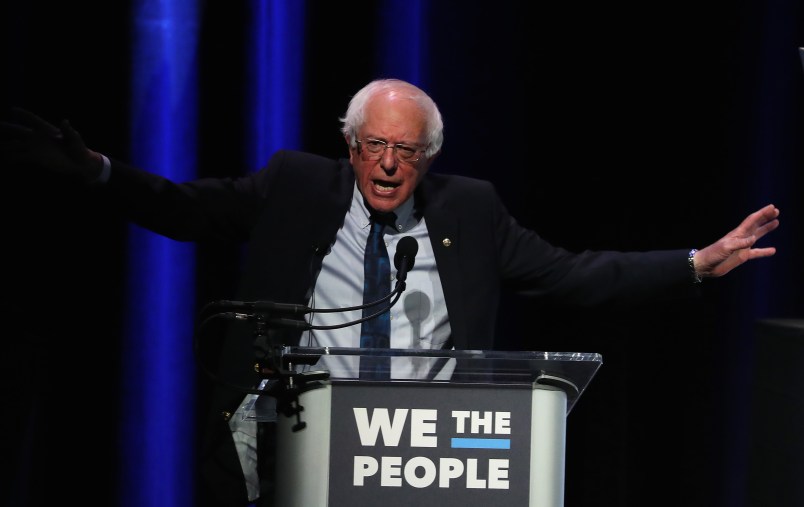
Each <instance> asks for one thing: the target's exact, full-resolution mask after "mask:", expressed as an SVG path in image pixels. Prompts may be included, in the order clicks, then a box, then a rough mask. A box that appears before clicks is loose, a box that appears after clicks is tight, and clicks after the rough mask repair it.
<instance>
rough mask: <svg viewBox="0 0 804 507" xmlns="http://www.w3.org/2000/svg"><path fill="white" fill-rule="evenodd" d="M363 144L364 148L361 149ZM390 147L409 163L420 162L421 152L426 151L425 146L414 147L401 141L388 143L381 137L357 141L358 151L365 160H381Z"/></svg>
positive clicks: (398, 156) (403, 160)
mask: <svg viewBox="0 0 804 507" xmlns="http://www.w3.org/2000/svg"><path fill="white" fill-rule="evenodd" d="M361 146H362V147H363V148H364V150H361ZM388 148H391V149H392V150H394V155H396V158H398V159H399V160H400V161H401V162H408V163H413V162H418V161H419V159H420V158H421V152H423V151H424V149H423V148H414V147H413V146H408V145H406V144H399V143H397V144H388V143H386V142H385V141H380V140H379V139H371V138H368V139H363V140H362V141H360V140H358V141H357V152H358V153H360V154H361V155H362V157H363V160H379V159H381V158H382V156H383V155H385V150H387V149H388Z"/></svg>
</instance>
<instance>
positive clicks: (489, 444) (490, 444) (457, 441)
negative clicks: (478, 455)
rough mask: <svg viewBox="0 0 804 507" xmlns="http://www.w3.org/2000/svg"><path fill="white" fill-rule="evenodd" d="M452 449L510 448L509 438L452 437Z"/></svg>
mask: <svg viewBox="0 0 804 507" xmlns="http://www.w3.org/2000/svg"><path fill="white" fill-rule="evenodd" d="M452 448H453V449H510V448H511V439H510V438H453V439H452Z"/></svg>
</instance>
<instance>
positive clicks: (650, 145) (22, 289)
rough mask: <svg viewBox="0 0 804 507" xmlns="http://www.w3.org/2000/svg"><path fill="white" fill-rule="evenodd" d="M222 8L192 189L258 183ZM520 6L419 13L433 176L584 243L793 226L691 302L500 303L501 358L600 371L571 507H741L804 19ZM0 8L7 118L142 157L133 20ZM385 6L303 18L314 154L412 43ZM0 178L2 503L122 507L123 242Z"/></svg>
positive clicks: (788, 12)
mask: <svg viewBox="0 0 804 507" xmlns="http://www.w3.org/2000/svg"><path fill="white" fill-rule="evenodd" d="M228 4H229V3H223V2H221V3H217V2H208V3H207V4H206V5H204V7H203V10H202V12H203V14H202V36H201V46H200V47H201V50H200V52H199V55H200V61H199V63H200V66H201V67H200V69H201V70H200V73H201V78H202V82H201V111H200V115H199V121H200V125H199V127H200V136H201V137H200V139H201V142H200V143H199V161H200V166H199V175H202V176H219V175H220V176H223V175H237V174H239V173H240V172H242V171H244V170H247V169H253V168H245V167H244V166H243V159H244V157H243V154H242V147H243V142H242V137H243V135H244V131H243V129H244V127H243V122H242V107H241V106H242V104H241V103H240V102H239V101H240V100H241V97H242V96H243V91H244V90H245V83H244V79H245V78H244V75H245V73H244V69H243V66H244V65H245V61H246V60H245V56H244V55H245V51H244V47H245V45H246V43H247V41H246V37H245V34H244V31H245V28H246V26H247V22H246V20H245V16H246V15H247V12H246V9H244V8H242V6H231V5H228ZM518 4H519V3H518V2H517V3H515V2H493V3H480V2H462V3H460V4H447V3H441V2H438V3H437V2H432V5H429V7H428V8H427V9H426V15H427V17H428V20H427V26H428V31H427V33H426V35H425V37H424V38H425V47H426V48H427V52H428V57H427V58H428V62H429V67H428V68H426V69H425V74H426V75H427V88H428V91H429V92H431V95H432V96H433V97H434V99H435V100H436V102H437V103H438V104H439V106H440V107H441V109H442V113H443V115H444V119H445V125H446V130H445V135H446V140H445V144H444V152H443V154H442V156H441V157H440V158H439V160H438V161H437V162H436V164H435V165H434V166H433V169H432V170H434V171H441V172H447V173H456V174H464V175H469V176H475V177H479V178H484V179H488V180H491V181H492V182H494V184H495V185H496V187H497V189H498V190H499V192H500V194H501V195H502V196H503V198H504V200H505V202H506V203H507V205H508V207H509V210H510V211H511V212H512V214H513V215H514V216H516V217H517V218H518V220H519V221H520V222H521V223H523V224H524V225H526V226H529V227H532V228H534V229H536V230H537V231H539V232H540V233H541V234H542V235H543V236H544V237H546V238H547V239H549V240H550V241H552V242H554V243H556V244H560V245H563V246H565V247H567V248H570V249H575V250H580V249H585V248H593V249H618V250H626V249H627V250H647V249H663V248H692V247H701V246H705V245H706V244H708V243H710V242H712V241H714V240H716V239H717V238H719V237H720V236H722V235H723V234H725V233H726V232H727V231H729V230H730V229H731V228H733V227H735V226H736V225H737V224H738V223H739V221H740V220H742V219H743V218H744V216H745V215H746V214H747V213H749V212H751V211H754V210H755V209H757V208H759V207H760V206H762V205H764V204H766V203H768V202H773V203H775V204H777V205H778V206H779V207H780V208H781V210H782V217H781V218H782V228H781V229H780V230H779V231H777V232H775V233H774V234H773V235H772V236H771V237H769V238H768V239H767V240H766V241H763V244H772V245H776V246H777V247H778V248H779V253H778V254H777V256H776V257H774V258H772V259H765V260H760V261H757V262H755V263H751V264H749V265H747V266H744V267H741V268H740V269H739V270H737V271H735V272H734V273H731V274H729V275H728V276H727V277H725V278H723V279H719V280H707V281H705V283H704V287H703V292H704V297H703V299H702V300H700V301H695V302H673V303H666V304H644V305H639V306H638V307H635V308H632V309H629V310H613V309H592V310H584V311H581V310H577V309H567V308H561V307H554V306H550V305H548V304H547V303H546V302H541V301H535V302H534V301H523V300H521V299H519V298H517V297H516V296H514V295H513V294H509V293H506V295H505V298H504V303H505V308H504V310H503V312H502V313H501V316H500V317H501V318H500V325H499V334H498V340H497V341H498V346H499V348H502V349H509V350H547V351H578V352H599V353H601V354H602V355H603V366H602V368H601V370H600V372H599V373H598V375H597V376H596V378H595V379H594V380H593V382H592V383H591V384H590V386H589V388H588V390H587V391H586V392H585V393H584V395H583V396H582V397H581V399H580V401H579V402H578V405H577V406H576V408H575V409H574V410H573V412H572V413H571V414H570V415H569V416H568V419H567V457H566V464H567V468H566V488H565V496H566V505H568V506H584V505H618V506H641V505H686V506H691V505H700V506H707V507H709V506H714V505H724V506H727V505H728V506H729V507H734V505H739V502H738V503H735V495H734V493H733V491H734V488H738V490H739V488H741V487H742V486H741V485H740V483H739V481H740V480H741V479H743V478H744V474H745V470H746V463H745V460H746V459H747V458H746V456H745V453H744V452H742V451H743V450H744V448H745V446H746V445H747V444H746V443H745V442H746V438H747V436H746V431H747V430H746V426H747V424H748V423H747V421H748V419H749V416H750V413H749V412H750V410H749V408H750V407H749V406H748V404H746V402H745V396H744V395H745V388H746V387H747V386H748V385H749V384H750V381H751V371H752V352H753V348H754V345H755V344H754V339H755V338H754V335H753V323H754V322H755V321H756V320H757V319H761V318H767V317H775V318H802V308H804V305H803V304H802V303H804V296H803V294H802V292H803V291H802V287H804V279H803V278H804V274H803V273H802V272H803V271H804V270H802V268H801V262H800V258H801V255H800V252H801V251H802V245H801V234H800V231H802V230H804V228H802V218H804V217H802V214H804V213H802V208H801V204H800V197H801V195H804V194H802V190H803V189H804V187H802V183H801V176H800V168H801V167H802V162H803V161H804V156H802V143H801V139H804V136H803V135H802V134H804V128H803V127H802V126H803V124H804V73H803V72H802V69H801V64H800V62H799V60H798V55H797V52H796V51H797V49H796V48H797V47H798V46H804V14H802V12H801V6H800V5H798V3H797V2H796V1H795V0H772V1H770V2H763V1H759V0H746V1H744V2H740V3H737V4H735V3H733V2H725V1H716V2H705V3H703V4H701V3H700V2H699V3H697V4H677V3H668V2H663V3H658V4H657V3H645V2H635V1H631V2H626V3H620V4H617V5H613V4H610V3H609V4H606V3H599V2H598V3H594V2H586V3H582V4H578V3H551V4H548V5H543V4H533V5H530V6H528V7H527V8H525V7H524V6H522V5H518ZM0 12H1V13H2V15H0V18H2V21H1V22H2V26H3V35H2V36H3V48H2V69H3V79H2V80H0V90H2V100H3V106H4V107H8V106H10V105H20V106H23V107H26V108H29V109H31V110H33V111H35V112H37V113H39V114H41V115H42V116H44V117H45V118H48V119H55V120H57V119H61V118H69V119H70V120H71V122H72V124H73V125H74V126H75V127H76V128H77V129H78V130H79V131H80V132H81V133H82V135H83V137H84V139H85V140H86V141H87V143H88V144H89V145H90V146H92V147H93V148H95V149H97V150H99V151H102V152H105V153H107V154H109V155H111V156H115V157H117V158H121V159H127V158H128V156H129V155H130V154H129V153H127V139H128V132H127V128H128V127H127V126H128V103H127V96H128V95H127V92H128V86H129V85H128V83H129V81H130V78H131V76H130V75H129V68H128V61H129V52H130V51H129V50H130V45H131V40H130V28H129V22H130V20H129V13H128V3H127V2H102V1H90V2H81V3H80V4H78V5H76V4H75V3H64V2H62V3H58V2H44V3H41V2H31V3H25V2H16V3H14V2H6V3H5V4H4V5H3V7H2V11H0ZM378 12H379V9H378V8H377V6H376V5H375V4H374V3H372V2H358V3H356V4H355V3H350V4H349V5H348V7H347V6H346V5H343V6H341V5H339V6H336V7H332V6H328V5H325V4H324V3H312V2H311V3H310V5H309V6H308V12H307V32H306V33H307V35H306V40H305V46H306V51H307V54H306V55H305V62H304V65H305V76H306V80H305V85H304V86H305V90H304V111H303V144H304V146H303V147H304V148H305V149H307V150H310V151H315V152H318V153H321V154H324V155H329V156H333V157H337V156H342V155H345V145H344V143H343V140H342V139H341V137H340V135H339V132H338V121H337V118H338V116H339V115H341V114H342V113H343V111H344V110H345V107H346V103H347V101H348V99H349V97H350V96H351V94H352V93H354V92H355V91H356V90H357V89H358V88H360V87H361V86H362V85H363V84H365V83H366V82H367V81H368V80H370V79H372V78H374V77H379V76H378V72H379V70H378V69H377V68H376V67H374V65H375V64H374V62H376V61H378V58H377V55H375V54H374V52H375V51H378V49H375V48H380V47H383V44H381V42H382V38H383V37H387V36H390V35H393V36H394V37H397V38H398V39H399V41H400V42H399V43H400V44H404V36H405V22H406V20H404V19H399V20H396V27H397V28H396V30H395V31H394V33H393V34H388V33H385V32H384V31H383V30H379V29H373V28H371V27H372V24H373V23H374V24H375V28H376V22H375V19H376V15H377V13H378ZM3 175H4V177H6V178H7V184H6V185H5V186H4V197H5V198H4V199H3V203H4V208H5V211H6V212H5V213H4V216H5V217H6V219H5V227H4V228H3V236H4V241H3V243H4V245H5V250H6V252H7V256H5V261H4V265H5V269H4V279H5V280H6V282H7V284H4V292H5V295H6V298H7V303H6V304H5V305H4V310H5V313H4V315H5V316H6V318H5V319H4V322H5V324H6V330H5V332H4V333H3V335H4V336H5V338H6V339H5V343H6V352H4V353H3V354H2V357H3V359H2V371H3V382H2V386H3V392H4V393H5V396H3V400H4V401H5V402H6V409H5V410H4V412H5V416H4V418H3V419H4V423H3V424H4V431H3V435H2V450H1V452H0V455H2V456H3V459H4V460H5V461H7V466H6V467H5V470H6V472H4V474H3V475H2V480H0V496H2V498H3V500H4V501H7V502H8V503H9V504H10V505H47V504H51V503H56V502H63V501H68V500H76V501H82V500H84V499H85V498H87V495H88V492H91V497H92V498H101V499H103V500H104V503H107V504H114V503H115V497H116V495H118V494H120V492H118V491H117V489H116V485H115V483H116V480H117V473H118V468H117V461H118V460H119V456H118V451H117V448H118V445H119V442H118V438H119V435H118V428H117V421H118V417H117V413H116V412H117V407H118V399H117V398H118V396H119V395H120V393H119V391H118V387H119V382H120V379H119V371H120V362H121V358H120V354H121V350H120V345H121V342H120V333H121V330H120V326H121V323H120V322H121V315H122V313H123V308H122V306H123V305H124V297H123V294H122V291H123V289H122V284H123V280H124V279H125V276H124V275H125V269H126V267H125V248H126V245H125V235H126V227H127V225H126V224H125V223H122V222H120V221H118V220H117V219H115V218H114V217H110V216H108V215H107V214H106V213H104V211H103V210H102V209H99V208H98V203H97V202H93V201H92V200H86V199H78V198H76V197H75V196H73V195H70V194H69V193H65V192H64V191H63V188H64V187H63V186H62V185H61V184H60V182H58V181H53V180H52V179H48V178H47V177H45V175H37V174H17V173H15V171H14V169H13V168H3ZM238 254H239V253H238V251H237V250H236V249H234V248H231V249H229V248H218V247H216V248H213V247H209V246H205V247H203V248H201V249H200V250H199V264H198V293H197V295H196V298H197V300H198V302H199V304H201V303H203V302H205V301H209V300H211V299H213V298H216V297H219V294H221V293H225V292H226V291H227V290H229V289H230V288H231V286H232V283H233V282H234V275H235V273H236V271H237V260H238ZM198 380H199V384H198V385H200V386H203V382H201V381H200V379H198ZM192 383H193V382H192V381H191V382H188V385H191V384H192ZM199 389H203V388H199ZM79 464H80V466H79ZM735 481H738V482H737V483H735ZM735 484H737V485H736V486H735ZM738 497H739V495H738Z"/></svg>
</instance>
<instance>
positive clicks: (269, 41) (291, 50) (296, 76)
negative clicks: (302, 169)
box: [245, 0, 305, 169]
mask: <svg viewBox="0 0 804 507" xmlns="http://www.w3.org/2000/svg"><path fill="white" fill-rule="evenodd" d="M250 7H251V26H250V33H251V37H250V40H251V41H252V43H251V45H250V46H249V48H248V52H249V59H248V62H249V63H248V69H247V80H248V84H249V88H248V92H247V93H248V98H247V100H246V107H247V108H248V110H247V112H246V115H245V117H246V118H247V121H248V123H249V129H248V136H249V137H248V139H247V146H246V150H247V157H246V162H247V163H248V164H249V167H250V168H252V169H257V168H259V167H261V166H263V165H265V163H266V162H267V160H268V158H269V157H270V156H271V154H272V153H273V152H274V151H276V150H278V149H281V148H287V149H298V148H299V147H300V146H301V120H300V118H301V117H302V110H301V108H302V103H301V96H302V91H303V88H304V87H303V83H304V80H303V69H304V65H303V64H304V10H305V2H303V1H298V2H286V1H281V0H252V2H251V4H250Z"/></svg>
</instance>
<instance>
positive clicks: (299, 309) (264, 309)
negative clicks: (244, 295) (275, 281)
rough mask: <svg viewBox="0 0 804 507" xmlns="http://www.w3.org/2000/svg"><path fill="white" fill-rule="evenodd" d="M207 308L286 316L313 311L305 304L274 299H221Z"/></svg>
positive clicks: (219, 310) (220, 310)
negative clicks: (278, 301)
mask: <svg viewBox="0 0 804 507" xmlns="http://www.w3.org/2000/svg"><path fill="white" fill-rule="evenodd" d="M207 308H214V309H215V310H217V311H218V312H234V313H267V314H273V313H279V314H282V315H285V316H288V315H290V316H301V315H305V314H307V313H310V312H312V311H313V309H312V308H310V307H309V306H305V305H297V304H292V303H275V302H273V301H228V300H225V299H224V300H220V301H215V302H212V303H210V304H208V305H207Z"/></svg>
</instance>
